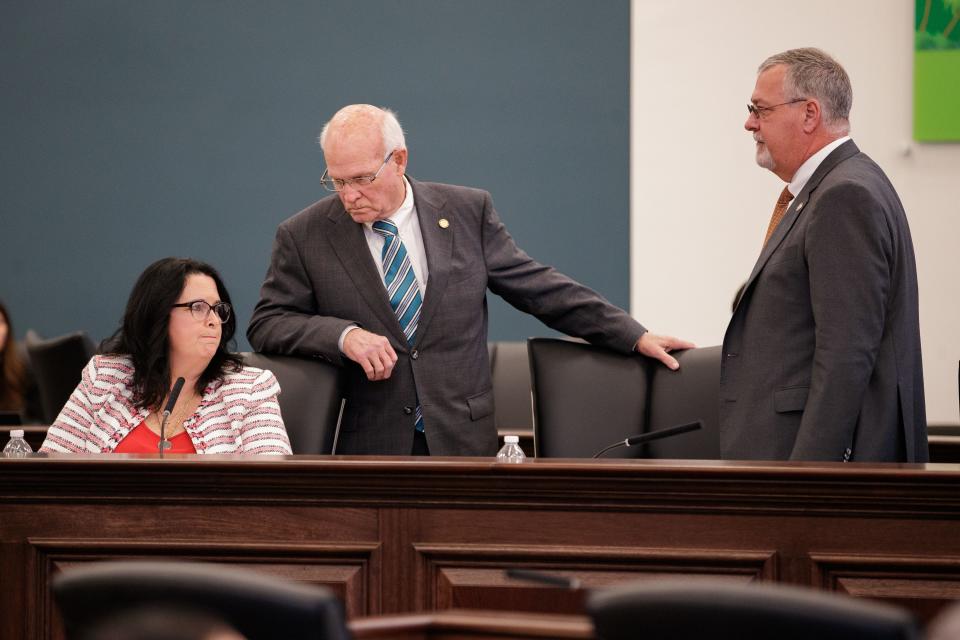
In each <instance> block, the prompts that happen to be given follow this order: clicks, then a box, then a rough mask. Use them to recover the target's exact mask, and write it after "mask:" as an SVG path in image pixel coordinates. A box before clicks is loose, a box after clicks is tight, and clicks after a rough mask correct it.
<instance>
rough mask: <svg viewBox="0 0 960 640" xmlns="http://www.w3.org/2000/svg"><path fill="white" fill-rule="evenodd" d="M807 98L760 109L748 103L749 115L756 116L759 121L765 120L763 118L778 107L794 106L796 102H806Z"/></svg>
mask: <svg viewBox="0 0 960 640" xmlns="http://www.w3.org/2000/svg"><path fill="white" fill-rule="evenodd" d="M806 100H807V99H806V98H797V99H796V100H790V101H789V102H781V103H780V104H774V105H770V106H769V107H758V106H757V105H755V104H753V103H752V102H748V103H747V113H749V114H750V115H751V116H756V117H757V118H758V119H763V116H764V115H766V114H768V113H770V112H771V111H773V110H774V109H776V108H777V107H782V106H783V105H785V104H794V103H795V102H805V101H806Z"/></svg>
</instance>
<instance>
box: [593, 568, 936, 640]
mask: <svg viewBox="0 0 960 640" xmlns="http://www.w3.org/2000/svg"><path fill="white" fill-rule="evenodd" d="M587 610H588V612H589V614H590V616H591V617H592V618H593V622H594V627H595V630H596V634H597V637H598V638H601V639H602V640H635V639H636V638H650V639H651V640H654V639H655V640H694V639H696V640H701V639H702V638H710V640H744V639H748V640H754V639H760V638H763V639H766V638H770V639H776V640H915V639H918V638H920V632H919V630H918V628H917V625H916V621H915V620H914V619H913V617H912V616H911V615H910V613H908V612H907V611H905V610H903V609H900V608H898V607H893V606H890V605H886V604H880V603H876V602H869V601H866V600H858V599H855V598H851V597H849V596H845V595H841V594H835V593H826V592H819V591H813V590H809V589H801V588H798V587H787V586H783V585H772V584H762V583H751V584H741V583H736V582H729V581H722V580H703V579H686V580H684V579H668V580H648V581H644V582H639V583H630V584H626V585H622V586H619V587H614V588H612V589H609V590H605V591H601V592H597V593H594V594H593V595H591V596H590V597H589V598H588V600H587Z"/></svg>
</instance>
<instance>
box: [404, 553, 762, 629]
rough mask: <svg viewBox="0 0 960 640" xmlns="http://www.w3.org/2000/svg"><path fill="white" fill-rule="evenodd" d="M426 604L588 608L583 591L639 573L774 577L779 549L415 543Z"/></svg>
mask: <svg viewBox="0 0 960 640" xmlns="http://www.w3.org/2000/svg"><path fill="white" fill-rule="evenodd" d="M415 548H416V551H417V553H418V555H419V556H420V573H421V576H420V577H418V579H417V581H418V582H421V583H422V584H424V585H425V589H424V595H425V596H426V599H425V601H424V602H422V603H420V604H419V606H420V608H422V609H424V610H444V609H488V610H504V611H531V612H548V613H555V612H566V613H579V614H582V613H585V610H584V596H585V592H586V591H585V590H590V589H597V588H602V587H607V586H610V585H614V584H618V583H621V582H626V581H630V580H636V579H640V578H646V579H654V578H656V577H662V576H676V575H686V576H700V577H703V576H711V577H724V578H730V579H737V580H754V579H765V580H772V579H774V578H775V576H776V562H775V554H772V553H770V552H759V553H745V552H725V551H722V550H713V551H711V550H682V549H680V550H678V549H639V548H618V547H586V546H585V547H551V546H524V545H494V546H484V545H464V544H457V545H423V544H418V545H415ZM507 568H524V569H535V570H537V571H541V572H544V573H547V574H550V575H554V576H560V577H564V578H568V579H575V580H577V581H578V582H579V584H580V585H581V588H580V589H575V590H569V589H558V588H556V587H550V586H546V585H541V584H534V583H530V582H525V581H519V580H515V579H511V578H509V577H507V576H506V573H505V570H506V569H507Z"/></svg>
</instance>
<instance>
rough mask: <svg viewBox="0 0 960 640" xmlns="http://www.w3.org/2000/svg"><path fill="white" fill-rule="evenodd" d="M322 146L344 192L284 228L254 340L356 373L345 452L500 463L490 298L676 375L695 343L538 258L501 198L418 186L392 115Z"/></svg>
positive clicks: (373, 117)
mask: <svg viewBox="0 0 960 640" xmlns="http://www.w3.org/2000/svg"><path fill="white" fill-rule="evenodd" d="M320 145H321V147H322V148H323V154H324V158H325V160H326V164H327V170H326V171H325V172H324V176H323V180H322V181H323V184H324V185H325V186H326V187H327V189H329V190H330V191H335V192H336V196H330V197H328V198H324V199H323V200H320V201H319V202H316V203H314V204H312V205H310V206H309V207H307V208H306V209H304V210H303V211H301V212H300V213H298V214H296V215H295V216H293V217H292V218H290V219H288V220H286V221H285V222H284V223H282V224H281V225H280V227H279V228H278V230H277V235H276V239H275V241H274V245H273V256H272V258H271V262H270V268H269V270H268V271H267V276H266V279H265V280H264V283H263V287H262V289H261V291H260V302H259V303H258V304H257V306H256V308H255V309H254V312H253V317H252V319H251V320H250V327H249V329H248V331H247V336H248V338H249V339H250V344H251V345H252V346H253V347H254V348H255V349H257V350H258V351H264V352H273V353H284V354H295V355H301V356H310V357H321V358H324V359H326V360H329V361H331V362H334V363H337V364H344V366H345V371H344V375H345V380H346V396H347V398H346V399H347V404H346V409H345V411H344V415H343V420H342V422H341V427H340V438H339V442H338V448H337V453H349V454H388V455H407V454H411V453H413V454H434V455H493V453H494V452H495V451H496V447H497V433H496V430H495V428H494V424H493V392H492V389H491V387H492V384H491V381H490V365H489V361H488V356H487V303H486V292H487V289H490V291H492V292H494V293H496V294H497V295H499V296H501V297H503V298H504V299H505V300H506V301H507V302H509V303H510V304H512V305H513V306H514V307H516V308H518V309H520V310H521V311H524V312H527V313H530V314H533V315H534V316H536V317H537V318H539V319H540V320H542V321H543V322H545V323H546V324H548V325H549V326H551V327H553V328H554V329H557V330H558V331H563V332H564V333H568V334H570V335H575V336H579V337H582V338H585V339H587V340H589V341H590V342H593V343H596V344H600V345H603V346H606V347H609V348H611V349H616V350H618V351H621V352H624V353H630V352H631V351H637V352H639V353H641V354H643V355H645V356H648V357H652V358H657V359H658V360H660V361H662V362H663V363H665V364H666V365H667V366H669V367H671V368H673V369H675V368H677V366H678V365H677V362H676V360H675V359H674V358H673V357H672V356H670V355H669V353H668V352H669V351H671V350H673V349H684V348H689V347H692V346H693V345H692V344H690V343H688V342H685V341H683V340H677V339H676V338H671V337H665V336H656V335H652V334H650V333H648V332H647V331H646V329H644V328H643V327H642V326H641V325H640V324H639V323H637V322H636V321H635V320H634V319H633V318H631V317H630V316H629V315H628V314H627V313H625V312H624V311H622V310H621V309H618V308H617V307H615V306H613V305H611V304H610V303H609V302H607V301H606V300H604V299H603V298H602V297H601V296H599V295H598V294H596V293H595V292H593V291H591V290H590V289H588V288H586V287H584V286H583V285H581V284H578V283H577V282H574V281H573V280H571V279H570V278H568V277H566V276H564V275H562V274H560V273H558V272H557V271H556V270H555V269H553V268H552V267H548V266H545V265H542V264H539V263H537V262H535V261H534V260H532V259H531V258H530V257H529V256H528V255H527V254H526V253H524V252H523V251H521V250H520V249H519V248H518V247H517V246H516V244H514V242H513V239H512V238H511V237H510V234H509V233H507V230H506V229H505V228H504V226H503V223H502V222H501V221H500V218H499V216H498V215H497V212H496V211H495V210H494V208H493V203H492V202H491V199H490V194H488V193H486V192H484V191H480V190H478V189H470V188H466V187H457V186H452V185H445V184H437V183H429V182H418V181H415V180H413V179H412V178H409V177H408V176H406V175H405V174H406V168H407V155H408V154H407V148H406V143H405V141H404V136H403V130H402V129H401V128H400V124H399V122H397V119H396V117H395V116H394V115H393V114H392V113H391V112H390V111H388V110H385V109H379V108H377V107H373V106H370V105H351V106H348V107H344V108H343V109H341V110H340V111H339V112H337V113H336V114H335V115H334V116H333V118H332V119H331V120H330V122H328V123H327V124H326V126H324V128H323V132H322V133H321V134H320ZM584 428H585V429H587V428H590V425H584Z"/></svg>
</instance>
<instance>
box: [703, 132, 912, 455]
mask: <svg viewBox="0 0 960 640" xmlns="http://www.w3.org/2000/svg"><path fill="white" fill-rule="evenodd" d="M721 371H722V373H721V384H720V429H721V452H722V456H723V457H724V458H727V459H763V460H786V459H791V460H836V461H839V460H842V459H845V458H847V459H852V460H859V461H909V462H924V461H926V460H927V459H928V452H927V424H926V412H925V406H924V396H923V370H922V364H921V358H920V324H919V318H918V305H917V271H916V263H915V259H914V253H913V241H912V239H911V237H910V229H909V227H908V226H907V219H906V215H905V213H904V211H903V205H901V203H900V199H899V198H898V197H897V194H896V191H895V190H894V188H893V185H891V184H890V181H889V180H888V179H887V177H886V175H884V173H883V171H882V170H881V169H880V167H878V166H877V165H876V163H874V162H873V161H872V160H871V159H870V158H868V157H867V156H866V155H865V154H863V153H861V152H860V150H859V149H858V148H857V146H856V145H855V144H854V143H853V141H852V140H851V141H848V142H846V143H844V144H842V145H841V146H840V147H838V148H837V149H835V150H834V151H833V152H832V153H831V154H830V155H829V156H827V158H826V159H825V160H824V161H823V163H821V165H820V166H819V167H818V168H817V170H816V171H815V172H814V174H813V176H811V178H810V180H809V181H808V182H807V184H806V185H805V186H804V188H803V191H802V192H801V193H800V194H798V195H797V197H796V198H794V200H793V202H792V203H791V206H790V208H789V209H788V210H787V213H786V215H785V216H784V218H783V221H782V222H781V223H780V225H779V226H778V227H777V229H776V231H775V232H774V234H773V235H772V236H771V238H770V241H769V242H768V243H767V245H766V247H765V248H764V249H763V251H762V252H761V253H760V258H759V259H758V260H757V263H756V266H754V268H753V272H752V273H751V274H750V278H749V279H748V280H747V283H746V285H745V288H744V291H743V295H742V297H741V299H740V302H739V304H738V305H737V307H736V309H735V310H734V313H733V317H732V318H731V320H730V325H729V326H728V327H727V332H726V336H725V337H724V341H723V364H722V369H721Z"/></svg>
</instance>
